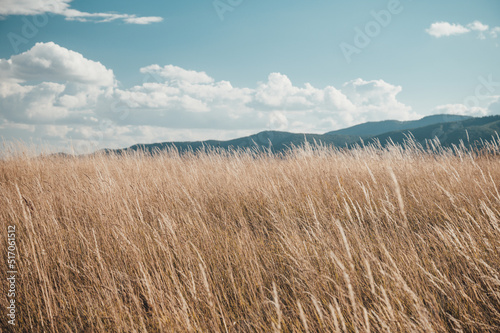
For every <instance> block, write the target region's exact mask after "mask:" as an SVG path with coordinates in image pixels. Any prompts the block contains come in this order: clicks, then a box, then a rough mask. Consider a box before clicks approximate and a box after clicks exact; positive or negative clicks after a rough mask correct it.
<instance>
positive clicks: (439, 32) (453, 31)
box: [425, 20, 500, 39]
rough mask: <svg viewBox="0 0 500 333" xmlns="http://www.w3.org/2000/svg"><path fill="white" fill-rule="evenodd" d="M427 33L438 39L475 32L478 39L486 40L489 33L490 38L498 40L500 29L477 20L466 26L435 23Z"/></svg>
mask: <svg viewBox="0 0 500 333" xmlns="http://www.w3.org/2000/svg"><path fill="white" fill-rule="evenodd" d="M425 31H426V32H427V33H428V34H429V35H431V36H434V37H436V38H440V37H448V36H454V35H463V34H466V33H469V32H472V31H475V32H477V38H478V39H486V36H487V35H486V33H488V32H489V36H491V37H492V38H497V36H498V35H499V34H500V27H493V28H490V26H489V25H487V24H484V23H482V22H480V21H477V20H476V21H474V22H471V23H469V24H467V25H466V26H463V25H461V24H457V23H449V22H435V23H432V24H431V26H430V27H429V28H427V29H426V30H425Z"/></svg>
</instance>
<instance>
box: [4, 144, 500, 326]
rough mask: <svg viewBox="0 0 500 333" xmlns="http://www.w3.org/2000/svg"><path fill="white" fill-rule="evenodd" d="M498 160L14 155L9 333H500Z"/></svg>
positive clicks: (384, 151)
mask: <svg viewBox="0 0 500 333" xmlns="http://www.w3.org/2000/svg"><path fill="white" fill-rule="evenodd" d="M499 152H500V150H499V148H498V145H497V144H496V143H493V144H491V145H488V147H487V148H486V149H485V151H483V152H482V153H479V152H478V151H471V150H467V149H465V148H464V147H459V148H455V149H448V150H447V149H442V148H440V147H439V146H437V147H433V148H429V149H423V148H422V147H419V146H416V145H413V144H411V143H410V144H408V145H406V146H404V147H403V146H397V145H391V146H388V147H385V148H382V147H380V146H367V147H359V148H357V149H353V150H350V151H344V150H339V149H332V148H328V147H323V146H316V147H311V146H306V147H301V148H295V149H293V150H291V151H289V152H288V153H286V154H284V155H281V156H275V155H273V154H270V153H268V154H265V153H256V152H252V151H239V152H225V151H208V152H204V153H196V154H194V153H191V154H187V155H182V156H180V155H179V154H178V153H177V152H175V151H167V152H162V153H158V154H156V155H154V156H149V155H144V154H141V153H135V154H129V155H126V156H118V155H107V156H106V155H91V156H86V157H77V158H72V157H64V156H45V157H37V158H34V157H29V154H23V153H21V152H18V153H15V154H11V155H9V156H6V157H4V159H3V160H2V161H0V221H1V226H2V228H1V230H2V236H1V237H0V239H1V241H0V244H1V248H2V249H6V248H7V229H8V226H15V227H16V244H17V247H18V257H17V269H18V278H17V282H16V306H17V312H16V321H17V327H16V330H18V331H26V332H42V331H45V332H82V331H88V332H91V331H101V332H146V331H147V332H273V331H275V332H280V331H281V332H302V331H305V332H316V331H325V332H330V331H333V332H452V331H457V332H499V331H500V226H499V219H500V194H499V186H500V159H499V156H498V153H499ZM5 252H6V251H4V254H2V256H3V258H5V259H2V263H4V264H3V265H4V267H2V269H1V273H0V276H1V278H2V281H4V282H2V285H1V288H2V291H1V295H2V296H1V307H2V309H3V310H2V313H1V314H0V315H1V318H2V320H1V321H0V322H1V328H2V330H4V331H9V330H10V329H11V327H10V325H9V324H8V323H7V319H6V318H7V317H6V313H7V310H5V309H6V307H7V306H8V303H7V297H6V296H5V295H7V287H8V284H7V283H5V280H6V277H7V276H6V275H7V273H6V271H7V267H6V265H5V262H6V257H7V254H6V253H5Z"/></svg>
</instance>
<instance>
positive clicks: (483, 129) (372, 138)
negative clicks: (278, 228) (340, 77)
mask: <svg viewBox="0 0 500 333" xmlns="http://www.w3.org/2000/svg"><path fill="white" fill-rule="evenodd" d="M443 119H446V120H450V119H451V120H452V121H447V122H437V123H436V121H439V120H443ZM374 124H382V125H383V126H382V127H383V128H388V126H389V127H390V126H391V125H395V128H401V127H404V128H405V129H403V130H392V131H387V132H383V133H379V134H377V135H366V134H365V135H347V134H339V133H346V130H347V132H348V133H358V134H361V133H365V132H366V131H368V132H370V131H374V132H379V131H380V130H379V131H377V130H376V129H374V128H373V126H375V125H374ZM415 124H417V125H418V124H428V125H425V126H420V127H414V128H406V127H408V126H412V125H415ZM365 125H366V126H365ZM370 128H371V129H370ZM393 128H394V127H393ZM410 133H411V136H412V137H413V138H414V140H415V141H416V142H418V143H420V144H422V145H425V143H426V141H427V140H431V139H434V138H438V139H439V141H440V142H441V145H442V146H446V147H449V146H452V145H458V144H459V143H460V141H463V142H468V143H474V142H476V145H478V144H479V143H480V142H481V141H485V140H486V141H489V140H491V139H492V137H494V136H495V135H497V136H498V134H497V133H500V116H488V117H481V118H474V117H468V116H459V115H434V116H428V117H424V118H422V119H419V120H415V121H406V122H401V121H396V120H386V121H381V122H368V123H363V124H359V125H355V126H352V127H348V128H346V129H341V130H337V131H330V132H327V133H324V134H313V133H291V132H284V131H270V130H266V131H262V132H259V133H256V134H253V135H249V136H245V137H241V138H236V139H231V140H203V141H169V142H161V143H151V144H136V145H133V146H130V147H128V148H124V149H105V150H104V151H105V152H116V153H122V152H127V151H137V150H143V151H146V152H150V153H151V152H154V151H156V150H165V149H169V148H173V149H177V150H179V152H187V151H197V150H200V149H205V148H221V149H226V150H228V149H247V148H251V149H258V150H265V149H270V150H271V151H273V152H280V151H284V150H287V149H289V148H290V147H291V146H300V145H302V144H304V143H305V142H308V143H309V144H314V143H315V142H316V143H322V144H325V145H333V146H336V147H346V148H351V147H353V146H355V145H357V144H363V143H370V142H377V141H378V142H380V143H381V144H382V145H386V144H387V142H388V140H389V139H390V140H391V141H392V142H394V143H403V142H404V141H405V140H407V138H408V135H410Z"/></svg>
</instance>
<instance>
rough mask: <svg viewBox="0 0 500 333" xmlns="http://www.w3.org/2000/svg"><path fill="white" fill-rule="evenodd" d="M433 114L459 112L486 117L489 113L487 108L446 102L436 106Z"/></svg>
mask: <svg viewBox="0 0 500 333" xmlns="http://www.w3.org/2000/svg"><path fill="white" fill-rule="evenodd" d="M432 114H458V115H462V116H472V117H484V116H487V115H488V114H489V111H488V109H487V108H483V107H468V106H466V105H464V104H445V105H440V106H437V107H435V108H434V109H433V110H432Z"/></svg>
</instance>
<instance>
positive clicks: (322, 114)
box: [0, 0, 500, 149]
mask: <svg viewBox="0 0 500 333" xmlns="http://www.w3.org/2000/svg"><path fill="white" fill-rule="evenodd" d="M35 14H36V15H35ZM499 14H500V1H498V0H483V1H439V2H436V1H409V0H400V1H397V0H390V1H326V0H313V1H298V0H287V1H284V0H276V1H248V0H220V1H219V0H216V1H213V0H190V1H185V0H184V1H148V0H145V1H140V2H129V1H127V2H124V1H94V0H86V1H83V0H75V1H69V0H42V1H35V0H0V16H2V18H3V20H1V21H0V74H1V76H0V135H2V136H3V137H4V138H5V139H7V140H11V139H22V140H34V141H39V140H42V141H43V142H47V143H49V144H51V145H53V146H55V147H57V149H66V148H67V147H68V145H69V144H73V145H76V146H79V147H80V148H82V149H83V148H85V147H87V148H88V149H95V148H102V147H124V146H127V145H130V144H134V143H137V142H158V141H165V140H196V139H210V138H216V139H227V138H232V137H236V136H240V135H246V134H251V133H255V132H258V131H261V130H266V129H277V130H287V131H293V132H316V133H321V132H326V131H330V130H333V129H336V128H341V127H346V126H350V125H354V124H356V123H360V122H364V121H373V120H383V119H399V120H406V119H415V118H419V117H421V116H424V115H428V114H435V113H460V114H470V115H475V116H482V115H488V114H497V113H500V110H499V107H498V105H499V102H498V100H499V96H500V83H499V82H500V66H499V64H500V63H499V60H498V59H500V47H499V44H500V28H498V27H500V15H499ZM376 16H378V17H379V20H378V21H377V19H376ZM103 21H104V22H103ZM27 22H28V23H27ZM31 24H34V25H31ZM36 25H38V27H37V26H36ZM30 26H31V27H35V29H34V30H33V29H31V30H30V29H29V28H30ZM370 29H371V30H370ZM360 31H361V32H360ZM27 32H28V33H27ZM360 36H361V37H360ZM356 38H357V39H356ZM360 41H361V42H363V43H364V44H366V45H364V44H363V43H360ZM346 48H347V49H346ZM346 50H351V51H352V50H355V52H354V53H350V54H348V56H346V52H347V53H349V52H348V51H346Z"/></svg>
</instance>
